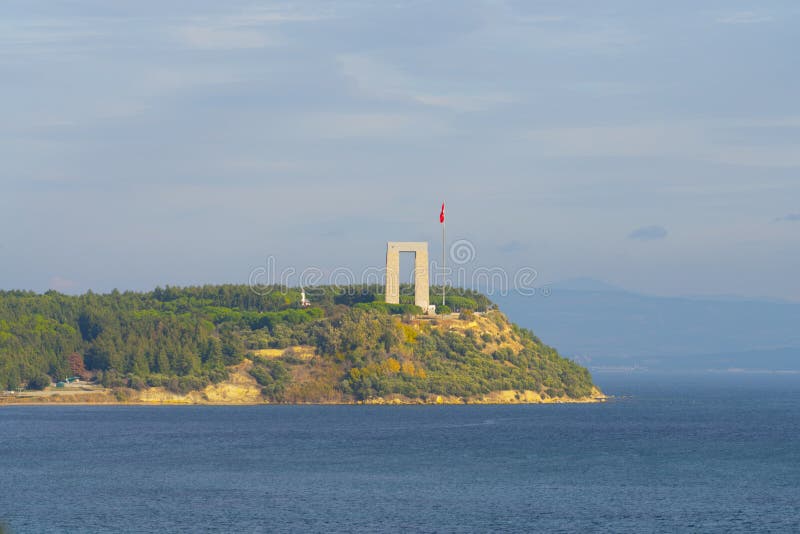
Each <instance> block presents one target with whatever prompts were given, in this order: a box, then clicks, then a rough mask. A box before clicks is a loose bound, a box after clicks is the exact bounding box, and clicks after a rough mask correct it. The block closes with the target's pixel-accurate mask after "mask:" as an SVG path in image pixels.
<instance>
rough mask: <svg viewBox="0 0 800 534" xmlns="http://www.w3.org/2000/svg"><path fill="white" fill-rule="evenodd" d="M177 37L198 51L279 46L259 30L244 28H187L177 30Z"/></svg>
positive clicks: (185, 44)
mask: <svg viewBox="0 0 800 534" xmlns="http://www.w3.org/2000/svg"><path fill="white" fill-rule="evenodd" d="M176 37H177V38H178V40H179V41H180V42H181V43H182V44H183V45H184V46H186V47H188V48H194V49H197V50H236V49H246V48H264V47H266V46H268V45H270V44H278V43H277V41H275V40H273V39H270V38H269V37H267V35H265V34H264V33H262V32H261V31H259V30H254V29H243V28H213V27H204V26H185V27H183V28H178V30H176Z"/></svg>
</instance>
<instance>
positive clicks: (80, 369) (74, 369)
mask: <svg viewBox="0 0 800 534" xmlns="http://www.w3.org/2000/svg"><path fill="white" fill-rule="evenodd" d="M67 362H68V363H69V371H70V373H72V376H79V377H81V378H83V379H84V380H86V379H87V378H89V372H88V371H87V370H86V366H85V365H84V363H83V356H81V355H80V354H79V353H77V352H73V353H72V354H70V355H69V356H68V357H67Z"/></svg>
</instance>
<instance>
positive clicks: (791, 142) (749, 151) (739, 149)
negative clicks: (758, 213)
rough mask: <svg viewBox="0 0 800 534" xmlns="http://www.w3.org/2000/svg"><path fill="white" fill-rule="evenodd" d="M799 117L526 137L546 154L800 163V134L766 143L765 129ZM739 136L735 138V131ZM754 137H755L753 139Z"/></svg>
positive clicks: (581, 129) (556, 131)
mask: <svg viewBox="0 0 800 534" xmlns="http://www.w3.org/2000/svg"><path fill="white" fill-rule="evenodd" d="M797 127H798V125H797V122H796V119H795V118H792V117H785V118H779V119H771V118H757V119H718V120H713V119H711V120H703V121H699V120H692V121H676V122H662V123H642V124H633V125H618V126H617V125H614V126H576V127H557V128H543V129H538V130H531V131H528V132H526V133H525V134H524V137H525V138H526V139H528V140H529V141H531V143H532V145H533V147H535V150H537V151H538V152H539V153H540V154H541V155H543V156H546V157H670V158H683V159H693V160H699V161H710V162H715V163H722V164H726V165H736V166H752V167H775V168H794V167H800V135H798V134H794V133H792V132H787V133H786V134H785V135H784V136H783V141H782V142H781V143H780V144H774V145H765V144H764V142H763V132H762V129H764V128H787V129H795V128H797ZM732 134H736V135H735V136H734V137H738V138H739V140H738V141H736V142H732V141H731V140H730V139H731V135H732ZM748 140H750V141H748Z"/></svg>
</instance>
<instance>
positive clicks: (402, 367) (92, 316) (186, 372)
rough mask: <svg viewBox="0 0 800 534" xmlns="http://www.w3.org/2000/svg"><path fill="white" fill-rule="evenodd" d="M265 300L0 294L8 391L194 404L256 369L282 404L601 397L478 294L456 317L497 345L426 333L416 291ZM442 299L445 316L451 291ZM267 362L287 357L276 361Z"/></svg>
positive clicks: (245, 295) (199, 293)
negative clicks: (172, 395)
mask: <svg viewBox="0 0 800 534" xmlns="http://www.w3.org/2000/svg"><path fill="white" fill-rule="evenodd" d="M262 289H265V288H262ZM266 289H269V291H262V292H261V293H262V294H258V293H256V292H254V291H253V290H252V289H251V288H249V287H248V286H243V285H221V286H202V287H188V288H174V287H167V288H164V289H162V288H157V289H155V290H154V291H151V292H147V293H137V292H124V293H120V292H118V291H114V292H112V293H109V294H105V295H97V294H94V293H91V292H89V293H87V294H85V295H81V296H67V295H63V294H60V293H57V292H54V291H49V292H47V293H45V294H36V293H32V292H25V291H5V292H0V389H15V388H17V387H20V386H28V387H30V388H39V389H42V388H45V387H47V386H48V385H49V384H50V381H51V379H52V380H55V381H58V380H64V379H66V378H67V377H70V376H82V377H83V378H94V379H96V380H97V381H99V382H100V383H102V384H103V385H105V386H107V387H114V388H132V389H137V390H138V389H144V388H147V387H157V386H161V387H165V388H167V389H169V390H171V391H174V392H178V393H186V392H189V391H192V390H200V389H203V388H204V387H205V386H206V385H208V384H210V383H216V382H220V381H223V380H225V379H226V378H227V377H228V373H229V369H230V366H233V365H236V364H239V363H241V362H242V361H243V360H244V359H245V358H248V359H250V360H252V362H253V364H252V367H249V372H250V374H251V375H252V376H253V378H255V380H256V381H257V382H258V384H259V385H260V386H261V388H262V393H263V395H264V396H265V397H266V398H269V399H271V400H274V401H287V400H289V401H296V400H308V401H314V400H316V399H318V398H322V397H324V398H340V399H342V400H347V399H355V400H364V399H369V398H371V397H375V396H385V395H389V394H400V395H404V396H406V397H409V398H427V397H428V396H430V395H452V396H460V397H468V396H473V395H481V394H486V393H489V392H491V391H497V390H523V389H529V390H534V391H542V392H546V393H547V394H548V395H551V396H561V395H565V396H569V397H583V396H587V395H589V394H590V393H591V389H592V381H591V377H590V376H589V373H588V371H586V369H584V368H582V367H580V366H578V365H577V364H575V363H573V362H571V361H569V360H566V359H563V358H561V357H560V356H559V355H558V354H557V353H556V351H555V350H553V349H551V348H550V347H547V346H545V345H543V344H542V343H541V342H540V341H539V340H538V339H537V338H536V337H535V336H534V335H533V334H532V333H531V332H529V331H527V330H524V329H521V328H518V327H516V326H513V325H510V323H508V322H507V320H506V319H505V316H503V315H502V314H500V313H499V312H497V311H494V308H495V307H494V305H493V304H492V303H491V301H489V299H488V298H486V297H485V296H484V295H480V294H478V293H475V292H472V291H468V290H463V289H455V288H453V289H450V290H449V295H448V303H449V304H450V306H451V307H452V309H453V310H454V311H459V312H460V315H459V317H460V318H461V322H462V324H465V323H468V322H469V321H473V320H475V319H480V320H483V321H486V323H485V326H487V327H488V326H491V329H492V332H489V331H480V330H478V329H475V328H471V329H470V328H467V329H465V330H457V329H452V330H451V329H449V328H444V327H440V326H439V325H438V324H437V323H438V322H439V321H442V319H435V318H428V319H425V320H419V319H416V318H415V316H416V315H417V314H419V313H420V311H421V310H420V309H419V308H417V307H416V306H414V305H413V297H412V296H411V294H412V292H411V291H410V289H411V288H409V287H408V286H403V287H401V291H402V297H401V304H396V305H390V304H386V303H385V302H383V301H382V300H383V298H382V292H383V287H382V286H352V287H346V288H334V287H314V288H306V293H307V295H308V297H309V298H310V299H311V301H312V302H313V306H312V307H308V308H302V307H300V304H299V303H300V293H299V291H298V290H295V289H286V288H283V289H281V288H277V287H273V288H266ZM431 294H432V295H431V297H432V302H436V298H437V296H438V295H441V289H439V288H432V289H431ZM409 299H410V300H409ZM475 312H480V314H476V313H475ZM445 321H453V319H446V320H445ZM456 322H458V321H456ZM469 324H473V325H474V324H475V323H469ZM301 346H302V347H311V348H309V349H308V350H309V351H310V352H309V353H308V354H307V357H305V356H304V357H301V355H300V354H298V353H295V351H294V349H292V347H301ZM263 349H285V350H282V351H280V350H277V351H272V352H273V353H277V356H275V354H272V356H271V357H265V356H262V355H261V353H263V352H265V351H263ZM301 382H302V383H301Z"/></svg>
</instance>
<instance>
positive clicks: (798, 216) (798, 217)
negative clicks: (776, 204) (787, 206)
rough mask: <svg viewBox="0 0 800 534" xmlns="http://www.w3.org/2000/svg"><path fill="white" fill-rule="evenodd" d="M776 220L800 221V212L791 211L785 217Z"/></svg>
mask: <svg viewBox="0 0 800 534" xmlns="http://www.w3.org/2000/svg"><path fill="white" fill-rule="evenodd" d="M775 222H800V213H789V214H786V215H784V216H783V217H778V218H777V219H775Z"/></svg>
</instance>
